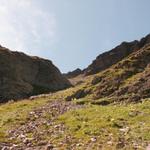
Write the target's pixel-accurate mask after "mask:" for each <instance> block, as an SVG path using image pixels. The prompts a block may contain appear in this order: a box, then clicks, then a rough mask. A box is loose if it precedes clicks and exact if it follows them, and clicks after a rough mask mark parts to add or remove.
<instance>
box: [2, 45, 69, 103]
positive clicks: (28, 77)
mask: <svg viewBox="0 0 150 150" xmlns="http://www.w3.org/2000/svg"><path fill="white" fill-rule="evenodd" d="M70 86H71V84H70V82H69V81H68V80H67V79H66V78H65V77H64V76H63V75H62V74H61V73H60V71H59V70H58V69H57V68H56V67H55V66H54V65H53V64H52V62H51V61H49V60H46V59H41V58H38V57H30V56H27V55H25V54H24V53H19V52H12V51H10V50H8V49H6V48H4V47H0V102H5V101H6V100H9V99H20V98H25V97H27V96H31V95H36V94H41V93H46V92H52V91H57V90H62V89H65V88H68V87H70Z"/></svg>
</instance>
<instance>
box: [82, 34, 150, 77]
mask: <svg viewBox="0 0 150 150" xmlns="http://www.w3.org/2000/svg"><path fill="white" fill-rule="evenodd" d="M147 43H150V35H148V36H146V37H145V38H143V39H141V40H140V41H133V42H123V43H122V44H120V45H119V46H117V47H115V48H114V49H112V50H111V51H108V52H105V53H103V54H100V55H99V56H98V57H97V58H96V59H95V60H94V61H93V62H92V64H91V65H89V66H88V67H87V68H86V69H85V70H84V74H85V75H92V74H96V73H98V72H100V71H103V70H105V69H107V68H109V67H111V66H112V65H114V64H116V63H118V62H119V61H121V60H122V59H124V58H125V57H127V56H129V55H130V54H131V53H133V52H134V51H137V50H139V49H140V48H142V47H143V46H144V45H146V44H147Z"/></svg>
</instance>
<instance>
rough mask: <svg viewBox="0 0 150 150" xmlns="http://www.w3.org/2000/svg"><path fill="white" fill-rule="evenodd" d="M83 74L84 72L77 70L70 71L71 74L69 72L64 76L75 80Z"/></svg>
mask: <svg viewBox="0 0 150 150" xmlns="http://www.w3.org/2000/svg"><path fill="white" fill-rule="evenodd" d="M81 73H82V70H81V69H79V68H77V69H75V70H74V71H70V72H68V73H66V74H64V75H65V76H66V77H67V78H74V77H76V76H78V75H80V74H81Z"/></svg>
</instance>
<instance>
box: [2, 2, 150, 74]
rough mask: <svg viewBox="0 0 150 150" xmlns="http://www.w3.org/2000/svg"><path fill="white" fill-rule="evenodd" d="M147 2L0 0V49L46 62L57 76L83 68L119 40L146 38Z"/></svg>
mask: <svg viewBox="0 0 150 150" xmlns="http://www.w3.org/2000/svg"><path fill="white" fill-rule="evenodd" d="M149 6H150V1H149V0H0V24H1V25H0V44H1V45H2V46H5V47H8V48H10V49H11V50H17V51H23V52H25V53H27V54H30V55H37V56H40V57H44V58H48V59H50V60H52V61H53V63H54V64H55V65H56V66H57V67H58V68H59V69H60V70H61V71H62V72H68V71H71V70H73V69H76V68H78V67H79V68H85V67H87V66H88V65H89V64H90V63H91V62H92V60H93V59H95V57H96V56H97V55H99V54H100V53H102V52H104V51H108V50H110V49H112V48H113V47H115V46H117V45H118V44H120V43H121V42H122V41H132V40H135V39H140V38H141V37H143V36H145V35H147V34H149V33H150V9H149Z"/></svg>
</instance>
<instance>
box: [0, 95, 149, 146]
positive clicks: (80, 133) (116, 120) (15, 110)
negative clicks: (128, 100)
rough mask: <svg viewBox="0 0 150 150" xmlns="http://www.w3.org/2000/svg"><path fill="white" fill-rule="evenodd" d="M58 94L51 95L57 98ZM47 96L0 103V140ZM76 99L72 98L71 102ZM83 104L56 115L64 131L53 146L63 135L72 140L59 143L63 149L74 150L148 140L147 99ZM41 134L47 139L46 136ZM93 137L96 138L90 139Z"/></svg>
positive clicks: (140, 144)
mask: <svg viewBox="0 0 150 150" xmlns="http://www.w3.org/2000/svg"><path fill="white" fill-rule="evenodd" d="M62 93H63V92H61V94H62ZM61 94H60V93H59V94H54V96H53V98H56V97H57V96H58V97H60V95H61ZM51 98H52V97H47V98H43V99H42V98H40V99H39V98H38V99H35V100H33V101H30V100H23V101H20V102H15V103H7V104H4V105H1V106H0V118H1V119H0V126H1V128H0V143H1V142H6V141H7V142H9V141H8V138H7V136H6V135H7V131H8V129H14V128H16V127H17V126H21V125H23V124H25V123H26V121H27V119H28V114H29V112H31V111H32V110H33V109H35V108H36V109H38V107H41V106H43V105H45V104H46V103H47V101H48V100H49V99H51ZM77 101H78V100H74V102H75V103H76V102H77ZM81 101H82V100H81ZM84 105H85V108H81V109H77V110H72V111H68V112H66V113H65V114H63V115H61V116H58V119H57V120H56V121H55V122H56V123H54V124H60V123H61V124H64V125H65V127H66V128H65V131H64V133H62V135H61V136H59V137H57V138H56V139H55V140H54V141H53V142H54V143H55V145H57V143H59V141H63V139H65V137H66V136H70V137H71V138H72V139H73V140H72V143H67V144H66V145H63V148H64V149H65V148H68V147H70V146H72V145H73V146H75V147H77V149H86V148H87V146H89V145H90V146H91V147H92V149H97V147H103V148H104V149H110V147H111V148H112V149H116V147H117V148H122V147H124V148H126V149H133V148H134V147H138V148H139V149H144V148H145V147H146V146H147V145H148V143H149V142H150V132H149V131H150V119H149V118H150V101H149V99H148V100H145V101H143V103H138V104H126V105H119V104H117V105H107V106H98V105H92V104H88V103H86V104H84ZM47 119H49V118H47ZM39 130H40V129H39ZM45 136H46V138H48V137H47V135H45ZM95 139H96V141H92V140H95ZM35 145H36V144H35ZM63 148H62V149H63Z"/></svg>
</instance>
